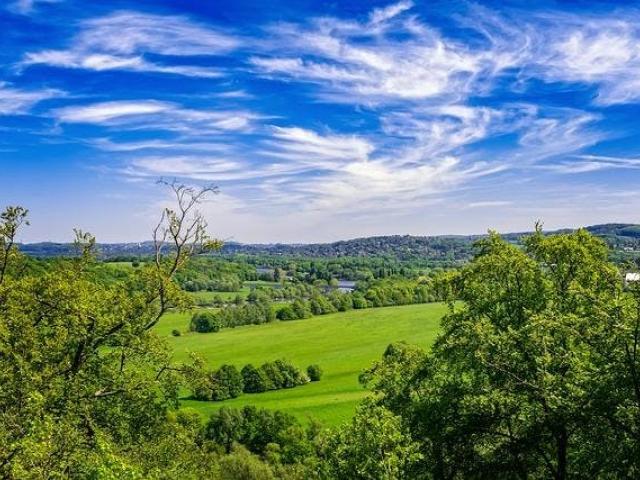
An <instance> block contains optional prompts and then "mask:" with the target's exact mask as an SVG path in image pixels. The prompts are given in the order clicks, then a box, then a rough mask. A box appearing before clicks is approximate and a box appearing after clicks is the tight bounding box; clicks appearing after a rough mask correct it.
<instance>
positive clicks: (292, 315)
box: [276, 305, 298, 320]
mask: <svg viewBox="0 0 640 480" xmlns="http://www.w3.org/2000/svg"><path fill="white" fill-rule="evenodd" d="M276 317H277V318H278V320H297V319H298V315H297V313H296V311H295V310H294V309H293V307H292V306H291V305H284V306H283V307H282V308H281V309H280V310H278V313H277V314H276Z"/></svg>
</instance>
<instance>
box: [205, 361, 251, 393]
mask: <svg viewBox="0 0 640 480" xmlns="http://www.w3.org/2000/svg"><path fill="white" fill-rule="evenodd" d="M243 389H244V382H243V381H242V375H241V374H240V372H239V371H238V369H237V368H236V367H235V366H233V365H222V366H221V367H220V368H219V369H218V370H217V371H216V372H214V373H213V374H212V375H211V390H212V392H211V399H212V400H227V399H229V398H236V397H237V396H239V395H240V394H241V393H242V391H243Z"/></svg>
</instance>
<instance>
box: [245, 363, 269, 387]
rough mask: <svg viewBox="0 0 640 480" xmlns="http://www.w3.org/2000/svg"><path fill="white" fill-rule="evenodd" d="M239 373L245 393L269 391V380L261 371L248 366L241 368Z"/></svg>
mask: <svg viewBox="0 0 640 480" xmlns="http://www.w3.org/2000/svg"><path fill="white" fill-rule="evenodd" d="M241 373H242V380H243V381H244V392H245V393H260V392H266V391H267V390H268V389H269V379H268V378H267V376H266V375H265V373H264V371H263V370H262V369H257V368H256V367H254V366H253V365H251V364H248V365H245V366H244V367H243V368H242V371H241Z"/></svg>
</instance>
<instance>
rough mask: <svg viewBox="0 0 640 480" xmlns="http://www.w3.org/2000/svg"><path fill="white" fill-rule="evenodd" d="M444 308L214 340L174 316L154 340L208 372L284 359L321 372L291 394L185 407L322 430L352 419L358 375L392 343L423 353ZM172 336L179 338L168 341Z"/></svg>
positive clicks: (356, 313)
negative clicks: (243, 411)
mask: <svg viewBox="0 0 640 480" xmlns="http://www.w3.org/2000/svg"><path fill="white" fill-rule="evenodd" d="M446 309H447V307H446V305H445V304H442V303H430V304H418V305H407V306H398V307H385V308H373V309H365V310H351V311H348V312H342V313H335V314H330V315H322V316H317V317H313V318H309V319H306V320H295V321H288V322H274V323H270V324H266V325H253V326H243V327H238V328H233V329H224V330H222V331H220V332H217V333H206V334H203V333H190V332H187V330H188V324H189V320H190V318H191V313H188V312H184V313H177V312H172V313H169V314H167V315H166V316H165V317H164V318H163V319H162V320H161V321H160V323H159V324H158V326H157V329H156V331H157V333H158V334H160V335H162V336H167V337H168V341H169V343H170V344H171V347H172V348H173V352H174V359H175V360H176V361H186V360H188V358H189V352H194V353H197V354H199V355H201V356H202V357H203V358H204V359H206V361H207V363H208V365H209V366H210V367H212V368H216V367H219V366H220V365H221V364H223V363H229V364H234V365H236V366H237V367H238V368H241V367H242V366H244V365H245V364H247V363H253V364H254V365H256V366H259V365H260V364H262V363H263V362H265V361H268V360H276V359H278V358H286V359H287V360H290V361H291V362H293V363H294V364H295V365H296V366H298V367H301V368H306V367H307V366H308V365H310V364H313V363H316V364H319V365H320V366H321V367H322V369H323V370H324V375H323V378H322V380H321V381H320V382H317V383H310V384H307V385H304V386H301V387H296V388H294V389H290V390H278V391H272V392H265V393H259V394H245V395H242V396H240V397H238V398H235V399H232V400H226V401H223V402H201V401H195V400H188V399H184V400H183V402H182V403H183V406H184V407H191V408H194V409H196V410H198V411H199V412H201V413H202V414H203V415H205V416H208V415H209V414H210V413H211V412H212V411H214V410H215V409H217V408H220V407H221V406H223V405H225V406H230V407H231V406H232V407H239V406H244V405H249V404H251V405H256V406H259V407H265V408H271V409H280V410H285V411H287V412H289V413H292V414H293V415H295V416H296V417H298V418H299V419H300V420H302V421H308V420H309V419H311V418H315V419H317V420H319V421H321V422H322V423H324V424H326V425H336V424H340V423H342V422H344V421H346V420H348V419H349V418H351V416H352V415H353V413H354V411H355V408H356V405H357V404H358V402H359V401H361V400H362V398H363V397H365V396H366V395H367V392H366V390H365V389H363V388H362V386H361V385H360V384H359V382H358V375H359V374H360V373H361V372H362V371H363V370H364V369H366V368H367V367H369V366H370V365H371V364H372V363H373V362H374V361H376V360H378V359H380V357H381V356H382V354H383V352H384V350H385V348H386V347H387V345H388V344H389V343H391V342H395V341H406V342H408V343H413V344H417V345H420V346H423V347H429V346H430V345H431V344H432V342H433V340H434V339H435V336H436V334H437V333H438V331H439V328H440V318H441V317H442V315H443V314H444V313H445V312H446ZM173 329H178V330H180V331H181V332H183V333H182V335H181V336H179V337H173V336H171V331H172V330H173Z"/></svg>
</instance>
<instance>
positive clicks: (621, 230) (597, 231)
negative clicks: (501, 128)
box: [20, 223, 640, 261]
mask: <svg viewBox="0 0 640 480" xmlns="http://www.w3.org/2000/svg"><path fill="white" fill-rule="evenodd" d="M587 230H589V231H590V232H591V233H593V234H594V235H597V236H599V237H601V238H603V239H604V240H605V241H606V242H607V243H608V244H609V245H610V246H611V247H612V248H613V249H614V250H616V251H619V252H621V253H624V252H627V253H630V254H633V253H637V254H640V225H634V224H621V223H610V224H604V225H593V226H590V227H587ZM569 231H571V230H570V229H563V230H557V231H555V232H548V233H557V232H569ZM523 235H526V232H520V233H507V234H504V235H503V237H504V238H506V239H507V240H509V241H511V242H514V243H517V242H518V241H519V239H520V238H521V237H522V236H523ZM483 236H484V235H439V236H413V235H389V236H379V237H366V238H355V239H352V240H342V241H339V242H333V243H312V244H281V243H276V244H242V243H235V242H229V243H227V244H225V245H224V247H223V249H222V252H221V254H222V255H233V254H247V255H292V256H307V257H338V256H340V257H342V256H374V255H387V256H391V257H395V258H398V259H410V258H415V257H422V258H427V259H433V260H449V261H451V260H457V261H459V260H466V259H467V258H469V257H470V256H471V255H472V253H473V243H474V242H475V241H476V240H478V239H479V238H482V237H483ZM99 248H100V252H101V255H102V256H103V257H105V258H114V257H129V256H144V255H149V254H151V253H152V252H153V244H152V243H151V242H143V243H108V244H101V245H100V246H99ZM20 249H21V250H22V251H23V252H24V253H26V254H28V255H31V256H35V257H53V256H67V255H73V254H74V250H73V245H72V244H68V243H50V242H43V243H30V244H23V245H20Z"/></svg>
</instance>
